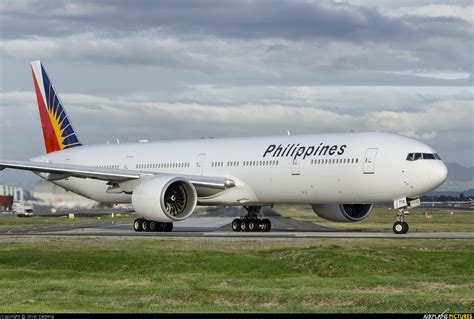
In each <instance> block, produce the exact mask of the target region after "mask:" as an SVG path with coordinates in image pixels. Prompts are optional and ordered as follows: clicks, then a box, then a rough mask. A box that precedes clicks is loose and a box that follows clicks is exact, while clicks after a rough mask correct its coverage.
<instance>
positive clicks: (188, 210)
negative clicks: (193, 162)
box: [132, 176, 197, 222]
mask: <svg viewBox="0 0 474 319" xmlns="http://www.w3.org/2000/svg"><path fill="white" fill-rule="evenodd" d="M196 204H197V193H196V189H195V188H194V185H193V184H191V183H190V182H189V181H187V180H184V179H182V178H179V177H173V176H158V177H153V178H151V179H149V180H147V181H145V182H143V183H141V184H139V185H138V186H137V187H135V189H134V190H133V194H132V206H133V209H134V210H135V211H136V212H137V213H138V214H139V215H141V216H142V217H144V218H145V219H148V220H153V221H157V222H176V221H180V220H183V219H186V218H188V217H189V216H190V215H191V214H192V213H193V211H194V208H195V207H196Z"/></svg>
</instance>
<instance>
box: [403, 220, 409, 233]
mask: <svg viewBox="0 0 474 319" xmlns="http://www.w3.org/2000/svg"><path fill="white" fill-rule="evenodd" d="M403 227H405V232H404V234H406V233H407V232H408V228H409V227H408V223H407V222H403Z"/></svg>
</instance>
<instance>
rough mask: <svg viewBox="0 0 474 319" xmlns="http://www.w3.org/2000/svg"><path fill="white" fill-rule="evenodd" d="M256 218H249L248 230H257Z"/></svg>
mask: <svg viewBox="0 0 474 319" xmlns="http://www.w3.org/2000/svg"><path fill="white" fill-rule="evenodd" d="M258 224H259V223H258V220H249V223H248V227H249V231H258V228H259V227H258Z"/></svg>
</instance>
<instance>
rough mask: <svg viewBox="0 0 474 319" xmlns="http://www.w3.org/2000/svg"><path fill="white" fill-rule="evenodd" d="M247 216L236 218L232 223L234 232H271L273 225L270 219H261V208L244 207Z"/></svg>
mask: <svg viewBox="0 0 474 319" xmlns="http://www.w3.org/2000/svg"><path fill="white" fill-rule="evenodd" d="M244 208H245V209H246V210H247V215H245V216H243V217H240V218H236V219H234V220H233V221H232V230H233V231H235V232H239V231H242V232H259V231H263V232H269V231H270V229H271V228H272V223H271V222H270V220H269V219H267V218H265V219H259V218H258V217H257V214H258V213H259V212H260V209H261V208H262V207H261V206H244Z"/></svg>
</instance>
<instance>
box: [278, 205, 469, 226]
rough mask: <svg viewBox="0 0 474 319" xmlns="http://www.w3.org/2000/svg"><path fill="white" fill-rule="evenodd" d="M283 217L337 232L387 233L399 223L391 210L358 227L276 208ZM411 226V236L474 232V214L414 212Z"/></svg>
mask: <svg viewBox="0 0 474 319" xmlns="http://www.w3.org/2000/svg"><path fill="white" fill-rule="evenodd" d="M273 210H274V211H275V212H276V213H278V214H279V215H281V216H285V217H291V218H294V219H297V220H304V221H309V222H312V223H315V224H318V225H321V226H325V227H329V228H333V229H337V230H357V231H375V232H387V231H391V230H392V225H393V222H394V221H395V220H396V216H397V210H394V209H389V208H374V210H373V211H372V212H371V213H370V215H369V216H368V217H367V218H366V219H364V220H362V221H360V222H355V223H337V222H331V221H328V220H325V219H322V218H320V217H318V216H317V215H316V214H315V213H314V211H313V210H312V209H311V207H310V206H286V205H280V206H275V207H274V209H273ZM406 221H407V222H408V224H409V225H410V230H409V232H451V231H455V232H474V212H473V211H453V212H452V214H451V211H431V210H429V209H422V208H416V209H412V210H410V215H408V216H407V217H406Z"/></svg>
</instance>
